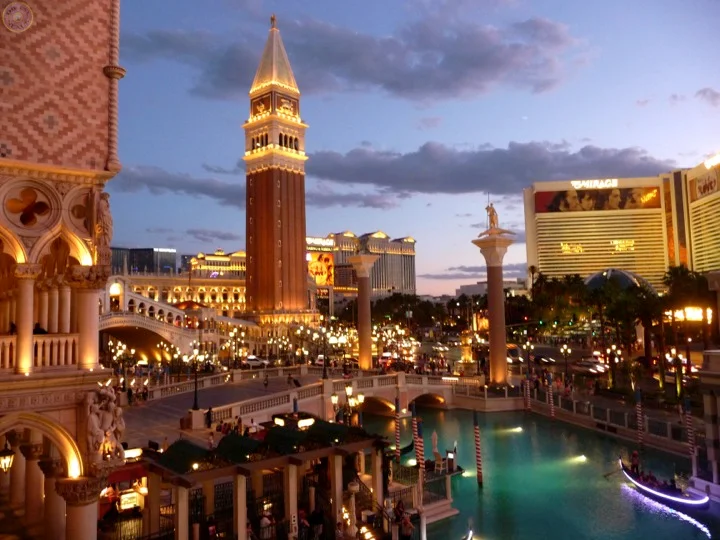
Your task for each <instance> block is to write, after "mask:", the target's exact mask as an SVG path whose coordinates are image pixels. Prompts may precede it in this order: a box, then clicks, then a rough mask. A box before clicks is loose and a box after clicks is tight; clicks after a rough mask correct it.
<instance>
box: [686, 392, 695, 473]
mask: <svg viewBox="0 0 720 540" xmlns="http://www.w3.org/2000/svg"><path fill="white" fill-rule="evenodd" d="M685 430H686V431H687V440H688V450H690V459H691V460H692V459H694V458H695V424H694V423H693V417H692V409H691V407H690V399H685Z"/></svg>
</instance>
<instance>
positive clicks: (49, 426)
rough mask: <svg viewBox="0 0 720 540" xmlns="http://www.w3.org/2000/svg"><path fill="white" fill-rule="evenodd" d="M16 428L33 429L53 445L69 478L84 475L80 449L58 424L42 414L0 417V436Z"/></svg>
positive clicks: (18, 414) (14, 414) (22, 413)
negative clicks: (63, 461) (58, 452)
mask: <svg viewBox="0 0 720 540" xmlns="http://www.w3.org/2000/svg"><path fill="white" fill-rule="evenodd" d="M18 428H29V429H35V430H37V431H39V432H40V433H42V434H43V435H44V436H45V437H47V438H48V439H49V440H51V441H52V442H53V444H55V446H56V447H57V448H58V450H59V451H60V455H62V457H63V459H64V460H65V465H66V467H67V473H68V477H69V478H79V477H80V476H83V474H84V473H85V465H84V463H83V459H82V454H81V452H80V448H79V447H78V445H77V442H75V439H73V437H72V435H71V434H70V433H69V432H68V431H67V430H66V429H65V428H64V427H63V426H61V425H60V424H57V423H56V422H55V421H53V420H52V419H51V418H48V417H47V416H43V415H42V414H38V413H33V412H16V413H9V414H6V415H4V416H2V417H0V434H4V433H7V432H8V431H10V430H13V429H18Z"/></svg>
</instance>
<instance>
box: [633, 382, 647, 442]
mask: <svg viewBox="0 0 720 540" xmlns="http://www.w3.org/2000/svg"><path fill="white" fill-rule="evenodd" d="M635 419H636V420H637V443H638V446H639V447H640V448H642V447H643V442H644V441H643V439H644V437H645V422H644V421H643V406H642V392H641V391H640V389H638V390H636V391H635Z"/></svg>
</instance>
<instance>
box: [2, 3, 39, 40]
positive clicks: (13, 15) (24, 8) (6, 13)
mask: <svg viewBox="0 0 720 540" xmlns="http://www.w3.org/2000/svg"><path fill="white" fill-rule="evenodd" d="M2 19H3V24H4V25H5V28H7V29H8V30H10V31H11V32H15V33H16V34H19V33H20V32H24V31H25V30H27V29H28V28H30V25H31V24H32V23H33V12H32V10H31V9H30V6H28V5H27V4H26V3H25V2H10V3H9V4H8V5H7V6H5V9H3V14H2Z"/></svg>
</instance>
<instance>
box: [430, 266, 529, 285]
mask: <svg viewBox="0 0 720 540" xmlns="http://www.w3.org/2000/svg"><path fill="white" fill-rule="evenodd" d="M526 276H527V263H524V262H522V263H511V264H506V265H504V266H503V277H504V278H505V279H514V278H523V277H526ZM418 277H419V278H423V279H437V280H445V279H447V280H458V279H474V280H476V281H478V280H479V281H482V280H485V279H487V267H486V266H451V267H450V268H447V269H446V270H445V272H439V273H436V274H420V275H418Z"/></svg>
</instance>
